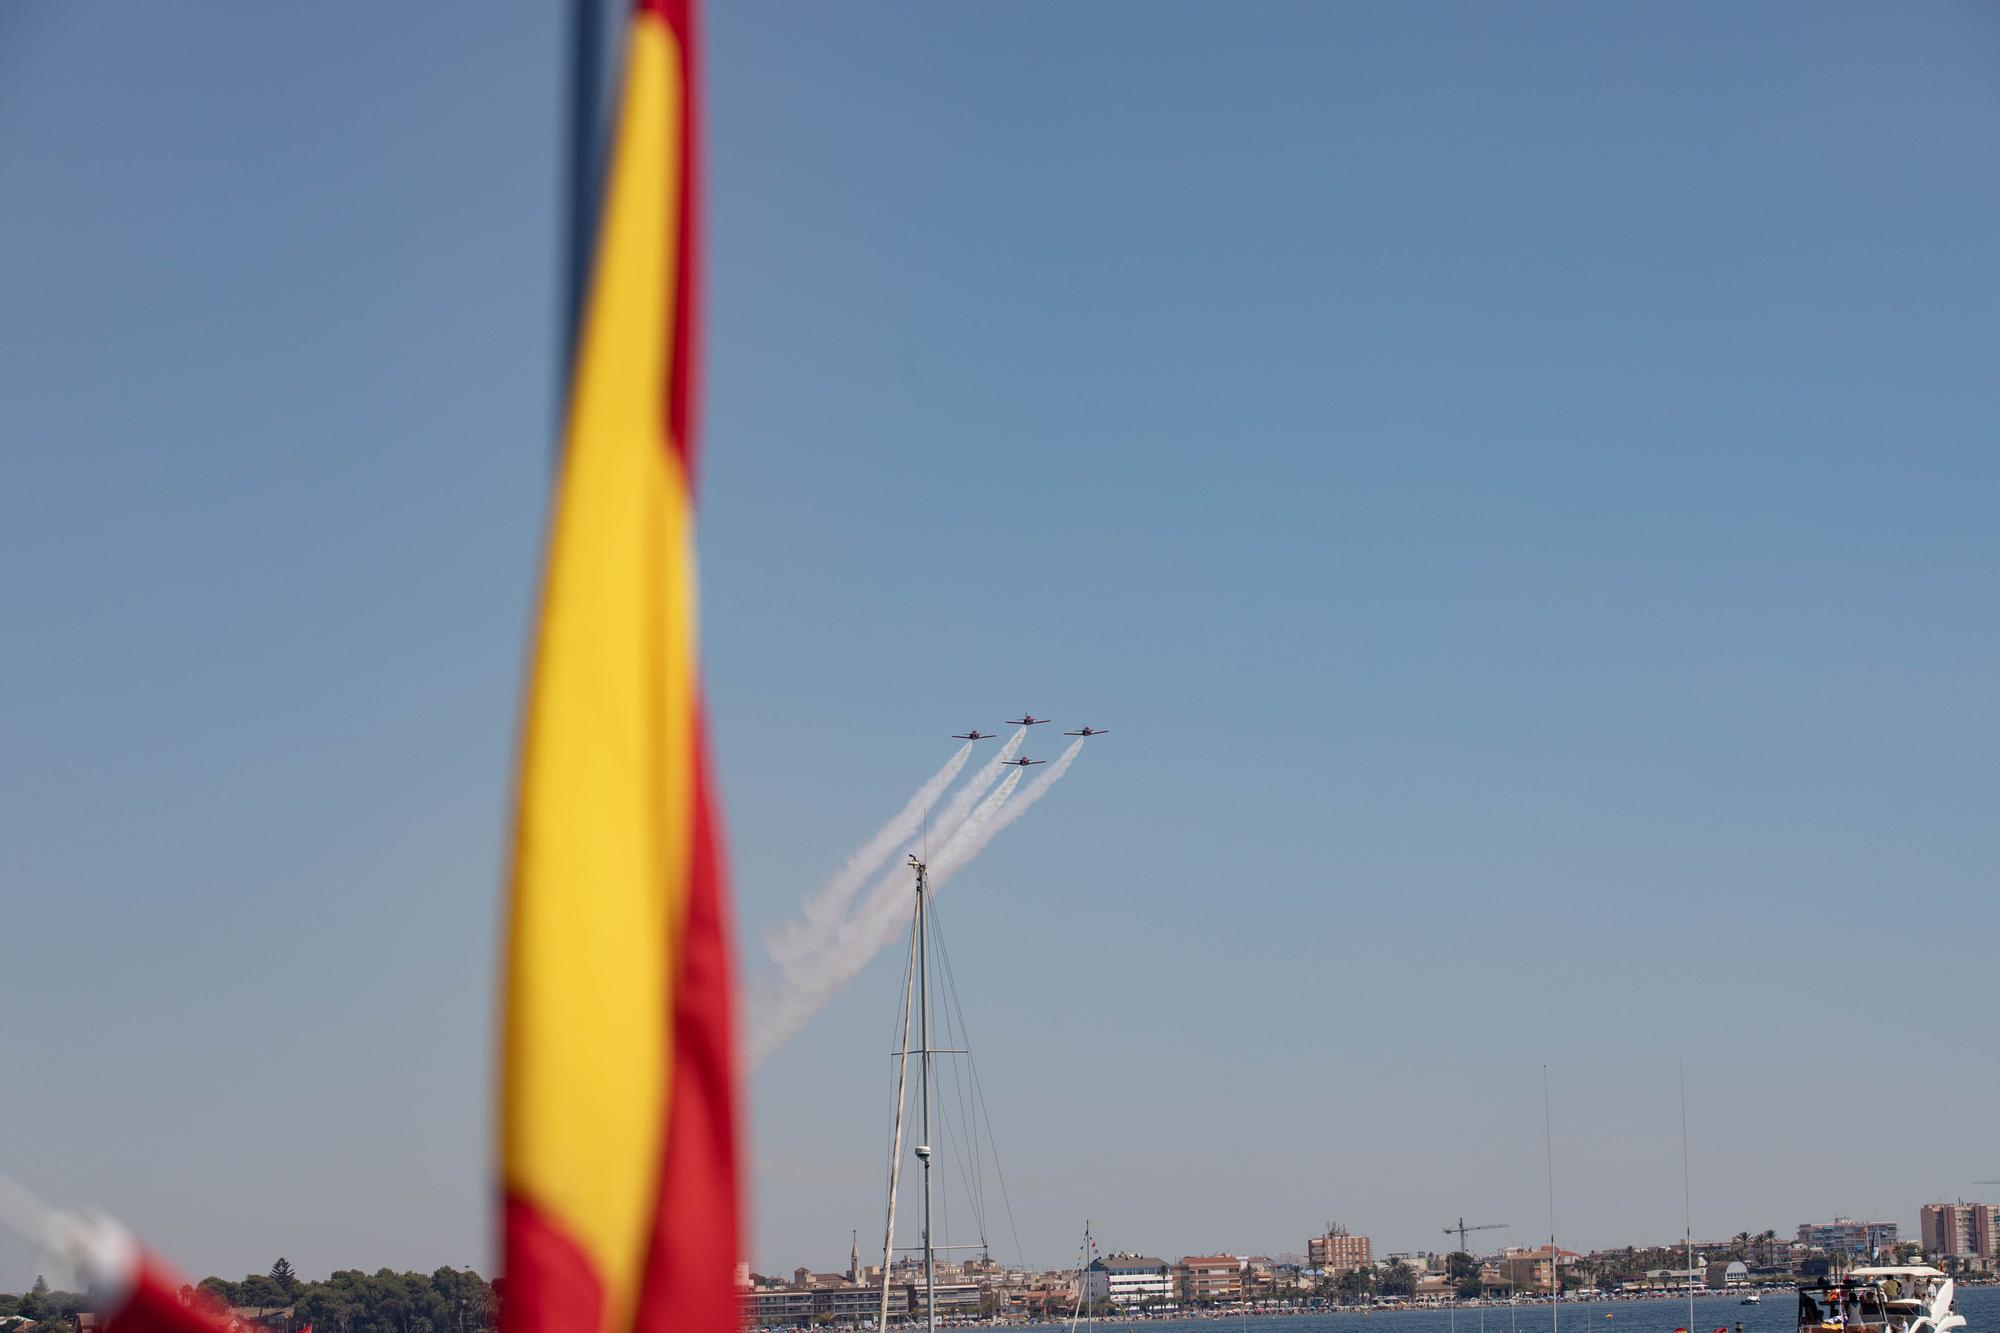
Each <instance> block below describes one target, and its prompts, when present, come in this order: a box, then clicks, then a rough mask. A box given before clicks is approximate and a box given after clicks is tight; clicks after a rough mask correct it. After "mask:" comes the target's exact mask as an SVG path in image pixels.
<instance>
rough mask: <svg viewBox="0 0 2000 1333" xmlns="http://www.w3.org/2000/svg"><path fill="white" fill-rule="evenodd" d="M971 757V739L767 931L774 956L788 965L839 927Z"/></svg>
mask: <svg viewBox="0 0 2000 1333" xmlns="http://www.w3.org/2000/svg"><path fill="white" fill-rule="evenodd" d="M971 757H972V742H971V741H967V742H966V743H965V744H963V745H961V746H959V747H958V752H957V753H956V754H954V755H952V757H951V758H949V759H947V760H946V761H945V764H944V767H943V768H940V769H939V770H938V771H937V772H935V773H933V774H931V776H930V780H929V781H927V782H925V783H924V785H923V786H921V787H919V788H917V792H916V795H914V796H912V797H911V798H910V799H909V800H908V801H906V802H905V803H904V805H903V808H902V809H901V810H898V811H897V812H896V815H895V817H894V818H893V819H891V820H890V821H889V822H888V823H886V824H884V825H883V826H882V827H881V828H880V829H878V830H876V833H875V836H874V837H872V838H870V839H868V841H866V842H864V843H862V844H861V845H860V846H859V847H857V848H855V849H854V851H853V853H852V854H851V855H849V856H848V858H847V861H846V863H845V864H843V865H842V866H841V867H840V869H839V870H836V871H835V872H834V873H833V875H832V876H831V877H830V878H828V880H827V881H826V883H824V884H822V885H820V887H819V888H817V889H815V890H814V891H813V892H812V893H810V894H808V895H806V897H805V898H804V899H803V900H802V901H801V902H800V903H799V912H798V915H797V916H795V917H793V918H792V919H791V920H790V921H787V922H785V924H784V925H782V926H779V927H777V928H776V929H774V930H772V931H771V932H770V933H768V934H767V935H765V937H764V947H765V950H766V951H767V952H768V953H769V954H770V955H771V959H772V961H773V962H776V963H779V964H781V965H782V964H783V963H785V962H786V961H787V960H790V959H793V958H798V957H801V956H803V955H805V954H807V953H810V952H811V951H812V950H813V949H815V948H817V947H819V945H820V944H822V943H823V942H824V941H825V940H826V938H827V936H829V935H831V934H832V933H833V931H834V928H835V927H836V926H837V925H838V924H839V921H840V917H841V915H842V913H844V912H846V911H847V905H848V904H849V903H851V902H853V901H854V895H855V894H856V893H857V892H858V891H859V890H860V888H861V886H862V885H863V884H866V883H867V882H868V877H869V876H870V875H872V874H874V873H875V872H876V871H877V870H878V869H880V868H881V866H882V862H884V861H886V860H887V859H888V858H889V857H890V856H892V855H894V854H895V852H896V849H897V848H899V847H901V846H902V845H903V843H904V842H905V841H907V840H908V838H909V837H910V835H911V834H913V833H915V832H916V831H917V829H918V828H919V827H920V826H921V825H922V824H923V822H924V816H926V815H928V814H929V813H930V810H931V807H932V806H933V805H936V804H937V799H938V797H939V796H942V795H943V794H944V790H945V788H947V787H949V786H951V784H952V782H953V780H954V779H956V778H957V777H958V775H959V771H960V770H961V769H963V768H964V767H965V761H966V760H967V759H970V758H971Z"/></svg>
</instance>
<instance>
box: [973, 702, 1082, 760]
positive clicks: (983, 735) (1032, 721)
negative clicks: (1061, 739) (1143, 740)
mask: <svg viewBox="0 0 2000 1333" xmlns="http://www.w3.org/2000/svg"><path fill="white" fill-rule="evenodd" d="M1051 720H1052V719H1050V718H1046V717H1036V716H1035V715H1034V714H1033V713H1023V714H1021V716H1019V717H1010V718H1008V719H1007V725H1008V726H1010V727H1039V726H1041V725H1043V724H1044V723H1046V722H1049V721H1051ZM996 734H997V733H995V732H991V731H981V730H980V729H979V728H978V727H973V728H971V729H969V730H967V731H955V732H953V733H952V735H951V738H952V739H953V740H955V741H990V740H992V739H993V738H994V736H995V735H996ZM1110 734H1111V732H1110V730H1109V729H1108V728H1105V727H1089V726H1086V727H1083V728H1080V729H1079V730H1076V731H1065V732H1064V733H1063V735H1065V736H1109V735H1110ZM1047 762H1049V761H1048V760H1046V759H1029V758H1028V757H1027V756H1025V755H1023V756H1022V757H1021V758H1019V759H1009V760H1006V761H1005V763H1006V764H1007V765H1008V766H1010V767H1013V768H1026V767H1028V766H1029V765H1030V764H1046V763H1047Z"/></svg>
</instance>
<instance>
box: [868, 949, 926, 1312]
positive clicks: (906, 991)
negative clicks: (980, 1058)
mask: <svg viewBox="0 0 2000 1333" xmlns="http://www.w3.org/2000/svg"><path fill="white" fill-rule="evenodd" d="M917 925H918V918H917V917H916V916H915V915H914V914H913V915H912V916H911V918H910V959H909V961H908V962H907V963H905V964H904V965H903V1047H902V1052H901V1057H900V1059H899V1061H898V1063H897V1065H896V1129H895V1134H894V1136H893V1138H892V1139H891V1141H890V1144H889V1218H888V1221H887V1223H886V1224H885V1225H884V1228H883V1233H882V1317H881V1319H880V1320H879V1321H878V1322H877V1323H876V1325H875V1327H876V1328H877V1329H882V1330H886V1329H887V1328H888V1327H889V1274H890V1271H891V1270H892V1269H893V1268H894V1267H895V1263H896V1185H897V1183H898V1182H899V1181H900V1180H902V1178H903V1106H904V1103H905V1102H906V1101H907V1099H908V1093H907V1091H906V1089H907V1088H908V1086H909V1080H910V993H911V987H912V986H913V984H914V983H915V980H916V975H917ZM903 1317H904V1319H905V1320H907V1319H908V1318H909V1307H908V1305H907V1304H906V1305H905V1306H904V1308H903Z"/></svg>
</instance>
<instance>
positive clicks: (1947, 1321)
mask: <svg viewBox="0 0 2000 1333" xmlns="http://www.w3.org/2000/svg"><path fill="white" fill-rule="evenodd" d="M1956 1290H1957V1288H1956V1284H1955V1283H1954V1282H1953V1281H1952V1280H1951V1279H1950V1278H1949V1277H1946V1276H1945V1275H1944V1274H1943V1273H1942V1272H1940V1271H1939V1270H1938V1269H1935V1268H1931V1267H1928V1266H1926V1265H1923V1264H1910V1265H1899V1266H1893V1267H1880V1268H1855V1269H1850V1270H1849V1271H1848V1272H1847V1273H1846V1274H1844V1275H1842V1276H1840V1277H1834V1278H1823V1279H1821V1280H1820V1281H1818V1282H1816V1283H1812V1284H1809V1285H1807V1286H1802V1287H1800V1288H1799V1333H1951V1330H1953V1329H1960V1328H1964V1327H1965V1316H1964V1315H1962V1314H1959V1313H1958V1312H1957V1310H1956V1309H1954V1308H1953V1307H1954V1296H1955V1293H1956Z"/></svg>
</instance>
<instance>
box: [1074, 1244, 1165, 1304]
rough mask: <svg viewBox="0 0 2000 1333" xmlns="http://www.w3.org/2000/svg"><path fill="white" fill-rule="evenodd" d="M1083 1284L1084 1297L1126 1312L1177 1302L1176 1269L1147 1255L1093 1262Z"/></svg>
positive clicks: (1113, 1256)
mask: <svg viewBox="0 0 2000 1333" xmlns="http://www.w3.org/2000/svg"><path fill="white" fill-rule="evenodd" d="M1084 1281H1085V1283H1086V1285H1085V1288H1084V1292H1085V1297H1086V1299H1087V1300H1089V1302H1090V1303H1091V1304H1092V1305H1096V1306H1104V1305H1110V1306H1117V1307H1119V1308H1126V1307H1130V1306H1134V1305H1146V1304H1149V1303H1150V1304H1162V1305H1164V1304H1172V1303H1173V1300H1174V1270H1173V1266H1172V1265H1171V1264H1169V1263H1168V1262H1167V1261H1166V1260H1164V1259H1156V1258H1154V1257H1153V1256H1151V1255H1148V1254H1109V1255H1105V1256H1104V1257H1102V1258H1100V1259H1096V1260H1094V1261H1092V1263H1091V1265H1090V1268H1089V1270H1088V1271H1087V1272H1086V1273H1085V1274H1084Z"/></svg>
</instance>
